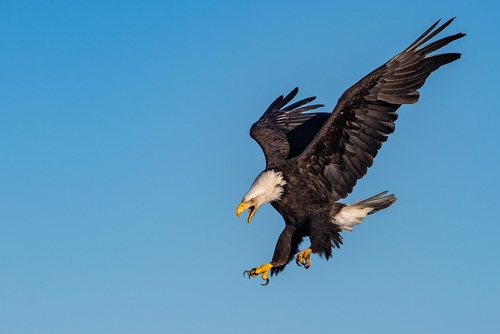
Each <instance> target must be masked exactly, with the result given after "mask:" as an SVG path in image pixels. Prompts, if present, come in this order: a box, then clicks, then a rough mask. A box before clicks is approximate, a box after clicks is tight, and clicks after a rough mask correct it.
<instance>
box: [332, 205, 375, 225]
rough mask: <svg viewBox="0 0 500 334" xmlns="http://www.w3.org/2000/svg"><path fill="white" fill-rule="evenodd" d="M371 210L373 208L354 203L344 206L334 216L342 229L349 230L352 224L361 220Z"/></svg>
mask: <svg viewBox="0 0 500 334" xmlns="http://www.w3.org/2000/svg"><path fill="white" fill-rule="evenodd" d="M372 211H373V208H369V207H360V206H356V205H346V206H344V207H343V208H342V209H341V210H340V211H339V212H338V213H337V214H336V215H335V217H334V219H335V224H337V225H338V226H339V227H340V228H341V229H342V231H346V232H351V231H352V230H353V229H352V228H353V227H354V226H356V225H359V224H361V223H362V222H363V219H364V218H365V217H366V216H367V215H368V214H369V213H370V212H372Z"/></svg>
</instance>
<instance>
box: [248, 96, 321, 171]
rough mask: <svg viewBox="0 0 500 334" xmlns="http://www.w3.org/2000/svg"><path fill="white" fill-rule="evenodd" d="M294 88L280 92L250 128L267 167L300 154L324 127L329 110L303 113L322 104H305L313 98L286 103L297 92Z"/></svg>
mask: <svg viewBox="0 0 500 334" xmlns="http://www.w3.org/2000/svg"><path fill="white" fill-rule="evenodd" d="M298 91H299V89H298V88H295V89H293V90H292V91H291V92H290V93H289V94H288V95H287V96H285V97H283V95H281V96H280V97H278V98H277V99H276V100H274V102H273V103H271V105H270V106H269V107H268V108H267V110H266V111H265V112H264V114H263V115H262V116H261V118H260V119H259V120H258V121H257V122H255V123H254V124H253V125H252V127H251V128H250V136H251V137H252V138H253V139H255V140H256V141H257V143H259V145H260V147H261V148H262V150H263V151H264V155H265V157H266V166H267V167H273V166H277V165H280V164H282V163H284V162H286V161H287V160H288V159H290V158H293V157H295V156H297V155H298V154H300V153H301V152H302V151H303V150H304V149H305V148H306V147H307V145H308V144H309V143H310V142H311V140H312V139H313V138H314V136H315V135H316V134H317V133H318V131H319V129H321V127H322V126H323V124H324V123H325V121H326V119H327V118H328V116H329V115H330V113H321V112H320V113H304V112H305V111H309V110H313V109H316V108H319V107H323V105H322V104H313V105H307V104H308V103H310V102H312V101H313V100H314V99H316V97H309V98H307V99H303V100H300V101H298V102H295V103H293V104H291V105H289V106H287V104H288V103H289V102H290V101H291V100H292V99H293V98H294V97H295V96H296V95H297V93H298Z"/></svg>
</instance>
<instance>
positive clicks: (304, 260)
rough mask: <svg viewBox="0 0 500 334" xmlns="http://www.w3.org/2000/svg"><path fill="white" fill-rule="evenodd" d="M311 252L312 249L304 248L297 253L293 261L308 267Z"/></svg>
mask: <svg viewBox="0 0 500 334" xmlns="http://www.w3.org/2000/svg"><path fill="white" fill-rule="evenodd" d="M311 254H312V249H311V248H310V247H309V248H307V249H304V250H303V251H302V252H300V253H299V254H297V257H296V259H295V262H297V264H298V265H299V266H304V268H306V269H307V268H309V266H311Z"/></svg>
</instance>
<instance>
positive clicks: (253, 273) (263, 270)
mask: <svg viewBox="0 0 500 334" xmlns="http://www.w3.org/2000/svg"><path fill="white" fill-rule="evenodd" d="M272 267H273V265H272V264H271V263H266V264H263V265H261V266H260V267H258V268H252V269H250V270H245V271H244V272H243V276H245V275H248V278H252V277H257V276H259V275H260V274H262V276H261V277H262V279H263V280H264V281H265V283H262V284H261V285H263V286H265V285H268V284H269V271H270V270H271V268H272Z"/></svg>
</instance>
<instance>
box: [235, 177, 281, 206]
mask: <svg viewBox="0 0 500 334" xmlns="http://www.w3.org/2000/svg"><path fill="white" fill-rule="evenodd" d="M285 184H286V181H285V180H284V179H283V174H282V173H281V172H276V171H274V170H272V169H271V170H266V171H263V172H262V173H260V174H259V176H257V178H256V179H255V181H254V182H253V184H252V187H251V188H250V190H249V191H248V192H247V194H246V195H245V197H243V201H249V200H250V199H252V198H254V199H256V200H257V199H258V202H259V204H260V205H263V204H265V203H269V202H272V201H276V200H279V199H280V198H281V195H282V194H283V191H284V189H283V186H284V185H285Z"/></svg>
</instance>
